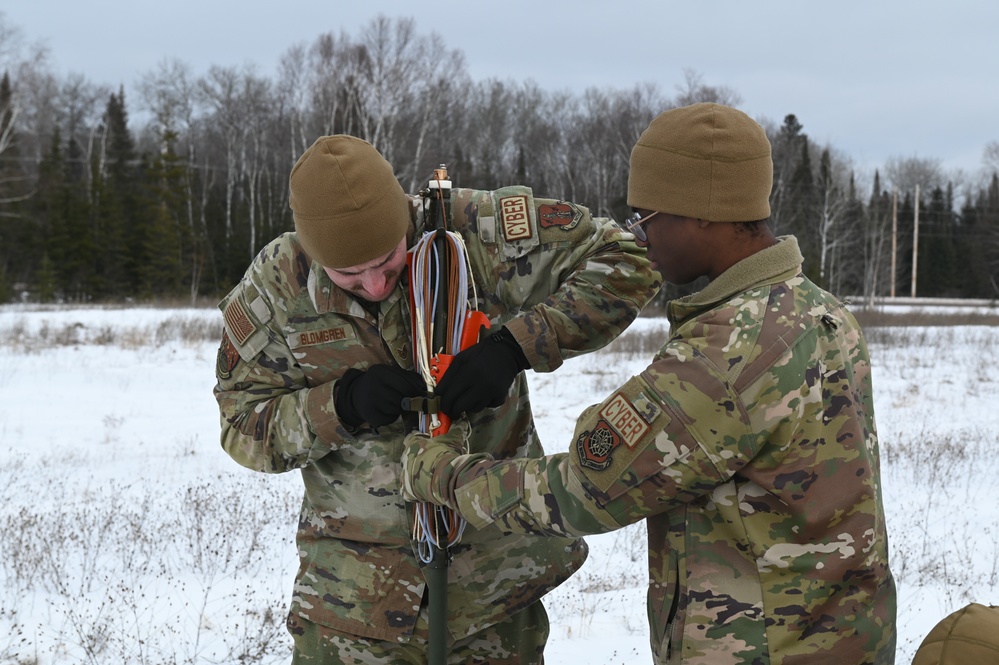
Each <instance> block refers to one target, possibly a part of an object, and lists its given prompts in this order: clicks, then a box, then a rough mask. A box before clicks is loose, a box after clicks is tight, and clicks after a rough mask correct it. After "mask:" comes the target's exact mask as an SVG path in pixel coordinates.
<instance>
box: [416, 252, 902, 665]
mask: <svg viewBox="0 0 999 665" xmlns="http://www.w3.org/2000/svg"><path fill="white" fill-rule="evenodd" d="M801 260H802V259H801V254H800V252H799V250H798V245H797V242H796V241H795V239H794V238H793V237H784V238H782V239H781V241H780V242H779V243H778V244H777V245H775V246H774V247H771V248H768V249H766V250H763V251H761V252H758V253H757V254H755V255H753V256H751V257H749V258H747V259H745V260H743V261H741V262H739V263H737V264H736V265H735V266H733V267H732V268H730V269H729V270H728V271H726V272H725V273H724V274H722V275H721V276H720V277H719V278H717V279H716V280H714V281H713V282H711V283H710V284H709V285H708V286H707V287H706V288H705V289H704V290H703V291H701V292H699V293H696V294H694V295H693V296H689V297H688V298H685V299H681V300H678V301H674V302H672V303H671V304H670V307H669V319H670V323H671V330H670V338H669V340H668V341H667V342H666V345H665V346H664V347H663V348H662V349H661V350H660V351H659V353H658V354H657V355H656V357H655V359H654V360H653V361H652V363H651V364H650V365H649V366H648V368H647V369H645V370H644V371H643V372H642V373H641V374H639V375H638V376H635V377H633V378H631V379H630V380H629V381H628V382H627V383H625V384H624V385H623V386H621V387H620V388H619V389H618V390H616V391H615V392H614V393H613V394H612V395H611V396H610V397H609V398H607V399H606V400H604V402H603V403H601V404H599V405H596V406H593V407H590V408H589V409H588V410H587V411H585V412H584V413H583V415H581V416H580V418H579V420H578V421H577V425H576V431H575V434H574V438H573V443H572V446H571V448H570V451H569V452H568V453H565V454H560V455H553V456H550V457H548V458H545V459H541V460H522V461H521V460H519V461H516V462H513V463H501V462H490V461H488V460H483V458H482V456H458V455H457V454H456V453H454V452H453V451H451V452H449V453H448V454H449V455H450V462H448V463H446V464H438V461H439V460H441V459H447V458H441V457H440V456H439V455H440V451H441V450H442V446H441V445H440V444H441V442H442V441H443V440H446V439H447V437H451V436H453V435H451V434H448V435H445V436H444V437H439V439H435V440H434V441H431V442H426V441H421V442H420V444H419V445H418V446H416V445H414V446H411V447H409V448H408V449H407V453H406V454H407V459H406V460H405V464H406V473H407V481H406V482H407V488H409V487H410V486H411V485H412V486H413V487H418V486H420V483H421V474H422V475H423V476H424V478H422V482H424V486H425V481H426V480H427V478H426V476H427V475H430V476H433V478H434V483H435V485H434V486H435V487H437V489H433V490H428V491H432V492H434V493H435V496H436V498H437V499H438V500H441V497H444V498H443V500H444V501H447V502H449V503H451V504H454V505H455V507H456V508H457V509H458V511H459V512H460V513H461V514H463V515H464V516H465V517H466V518H467V519H468V520H469V521H470V523H471V524H475V525H477V526H479V527H484V526H485V525H486V524H490V523H495V524H497V525H499V526H500V527H501V528H503V529H504V530H507V531H511V532H516V533H539V534H553V535H557V536H572V535H585V534H593V533H601V532H606V531H610V530H613V529H616V528H619V527H621V526H624V525H627V524H632V523H634V522H637V521H639V520H641V519H646V518H647V524H648V532H649V572H650V588H649V595H648V612H649V623H650V628H651V641H652V650H653V653H654V656H655V660H656V662H657V663H684V664H688V665H708V664H711V665H723V664H730V663H731V664H736V663H754V664H761V665H762V664H770V665H778V664H781V665H804V664H809V665H814V664H815V663H835V664H837V665H856V664H860V663H872V664H873V663H878V664H883V663H893V662H894V650H895V585H894V581H893V579H892V575H891V572H890V571H889V568H888V542H887V534H886V529H885V522H884V510H883V508H882V499H881V483H880V472H879V461H878V442H877V434H876V431H875V423H874V407H873V402H872V386H871V367H870V360H869V357H868V353H867V348H866V344H865V342H864V338H863V335H862V333H861V331H860V328H859V326H858V325H857V322H856V320H855V319H854V318H853V316H852V315H851V314H850V313H849V312H848V311H847V310H846V309H845V308H844V306H843V304H842V303H840V302H838V301H837V300H836V299H834V298H833V297H832V296H831V295H830V294H828V293H826V292H825V291H823V290H822V289H820V288H818V287H817V286H816V285H815V284H813V283H811V282H810V281H809V280H808V279H806V278H805V277H804V275H802V274H801ZM474 437H475V433H474V430H473V431H472V440H473V441H474ZM431 451H435V452H436V453H437V454H438V457H437V458H434V456H433V454H432V453H431ZM449 472H450V473H449ZM434 474H436V475H434ZM441 488H443V489H441ZM419 493H420V492H419V491H417V492H416V494H417V495H419Z"/></svg>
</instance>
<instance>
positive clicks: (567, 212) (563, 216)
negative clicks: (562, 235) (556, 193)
mask: <svg viewBox="0 0 999 665" xmlns="http://www.w3.org/2000/svg"><path fill="white" fill-rule="evenodd" d="M582 218H583V213H582V212H580V210H579V208H577V207H576V206H574V205H572V204H571V203H565V202H559V203H554V204H545V205H541V206H538V223H539V224H541V227H542V228H545V229H547V228H551V227H559V228H561V229H562V230H563V231H571V230H572V229H574V228H575V227H576V225H577V224H579V220H581V219H582Z"/></svg>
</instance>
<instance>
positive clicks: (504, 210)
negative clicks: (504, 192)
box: [499, 196, 533, 242]
mask: <svg viewBox="0 0 999 665" xmlns="http://www.w3.org/2000/svg"><path fill="white" fill-rule="evenodd" d="M499 209H500V220H501V221H502V225H503V237H504V238H505V239H506V241H507V242H515V241H517V240H526V239H528V238H530V237H531V236H532V235H533V232H532V231H531V216H530V214H529V212H528V210H527V197H526V196H504V197H503V198H501V199H500V200H499Z"/></svg>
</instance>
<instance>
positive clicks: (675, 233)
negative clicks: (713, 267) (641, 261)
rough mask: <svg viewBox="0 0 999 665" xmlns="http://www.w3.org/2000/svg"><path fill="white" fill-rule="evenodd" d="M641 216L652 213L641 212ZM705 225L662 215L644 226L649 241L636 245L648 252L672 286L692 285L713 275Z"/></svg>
mask: <svg viewBox="0 0 999 665" xmlns="http://www.w3.org/2000/svg"><path fill="white" fill-rule="evenodd" d="M637 212H638V213H639V214H640V215H641V216H643V217H644V216H645V215H649V214H651V213H652V212H653V211H651V210H643V209H639V210H637ZM705 224H710V222H704V221H702V220H699V219H693V218H691V217H680V216H678V215H671V214H669V213H665V212H661V213H659V214H658V215H655V216H653V217H650V218H649V219H648V221H646V222H645V223H644V228H645V234H646V235H647V236H648V240H644V241H641V240H640V241H637V242H638V245H639V246H641V247H646V248H648V256H649V260H650V261H651V262H652V268H653V269H654V270H658V271H659V274H661V275H662V276H663V279H664V280H666V281H667V282H669V283H670V284H689V283H690V282H693V281H694V280H695V279H697V278H698V277H700V276H701V275H706V274H708V273H709V272H710V268H709V266H708V264H709V261H708V260H707V259H708V257H709V255H710V252H711V248H710V246H709V245H707V244H706V243H705V240H706V238H705V237H704V233H703V230H704V228H705V227H704V225H705Z"/></svg>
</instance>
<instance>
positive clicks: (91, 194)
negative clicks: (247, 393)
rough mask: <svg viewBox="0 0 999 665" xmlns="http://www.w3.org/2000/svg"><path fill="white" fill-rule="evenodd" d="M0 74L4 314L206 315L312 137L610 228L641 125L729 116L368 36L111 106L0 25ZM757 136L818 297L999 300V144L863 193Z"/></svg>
mask: <svg viewBox="0 0 999 665" xmlns="http://www.w3.org/2000/svg"><path fill="white" fill-rule="evenodd" d="M0 69H2V71H3V75H2V78H0V302H8V301H12V300H15V301H21V300H30V301H37V302H51V301H60V302H95V301H122V300H126V299H132V300H151V299H166V298H170V299H177V298H181V299H190V300H191V301H192V302H194V301H197V300H199V299H201V298H216V297H218V296H219V295H220V294H223V293H225V292H226V291H228V289H229V288H231V287H232V285H234V284H235V283H236V282H237V281H238V280H239V279H240V277H241V276H242V274H243V271H244V270H245V267H246V265H247V264H248V262H249V261H250V260H251V259H252V257H253V256H254V255H255V254H256V253H257V252H258V251H259V250H260V248H261V247H262V246H263V245H264V244H265V243H266V242H268V241H269V240H270V239H271V238H273V237H275V236H276V235H278V234H280V233H282V232H284V231H287V230H291V229H292V228H293V223H292V218H291V211H290V209H289V208H288V186H287V183H288V174H289V172H290V170H291V167H292V165H293V164H294V162H295V160H296V159H297V157H298V156H299V155H300V154H301V153H302V152H303V151H304V150H305V149H306V148H307V147H308V146H309V145H311V143H312V142H313V141H314V140H315V139H316V138H317V137H319V136H323V135H327V134H335V133H347V134H352V135H355V136H359V137H361V138H364V139H366V140H368V141H370V142H371V143H372V144H373V145H375V146H376V147H377V148H378V149H379V150H380V151H381V152H382V153H383V154H384V155H385V157H386V158H387V159H388V160H389V161H390V162H391V163H392V164H393V165H394V167H395V169H396V174H397V176H398V177H399V180H400V182H401V183H402V185H403V187H404V188H405V189H407V191H410V192H414V193H415V192H416V191H417V190H418V189H419V188H420V187H421V186H422V184H423V183H424V181H425V180H426V178H427V177H428V176H429V175H430V174H431V173H432V170H433V168H434V167H436V166H438V165H439V164H441V163H444V164H446V165H447V167H448V171H449V173H450V175H451V176H452V178H453V180H454V181H455V184H456V186H461V187H473V188H483V189H491V188H496V187H500V186H505V185H510V184H525V185H529V186H531V187H532V188H533V189H534V191H535V193H536V194H537V195H539V196H546V197H552V198H560V199H565V200H571V201H575V202H578V203H581V204H584V205H587V206H588V207H590V209H591V210H592V211H593V212H594V213H595V214H598V215H606V216H612V217H617V218H620V217H622V216H624V215H626V214H627V212H628V210H627V205H626V201H625V196H626V192H627V177H628V158H629V155H630V152H631V148H632V146H633V145H634V143H635V141H636V140H637V139H638V136H639V134H640V133H641V132H642V130H644V129H645V127H646V126H647V125H648V123H649V122H650V121H651V120H652V119H653V118H654V117H655V116H656V115H657V114H659V113H660V112H662V111H663V110H665V109H667V108H670V107H673V106H680V105H685V104H690V103H694V102H700V101H713V102H719V103H723V104H729V105H732V106H736V107H738V106H739V103H740V102H741V99H740V97H739V95H738V93H737V92H735V91H734V90H732V89H730V88H728V87H726V86H711V85H707V84H706V83H705V82H704V81H703V78H702V77H701V76H700V75H699V74H698V73H696V72H693V71H686V72H685V77H684V82H683V83H682V84H680V85H678V86H676V94H674V95H672V96H670V95H666V94H665V93H663V92H662V91H661V90H660V89H659V87H658V86H657V85H656V84H654V83H642V84H636V85H634V86H632V87H630V88H627V89H620V90H617V89H596V88H592V89H588V90H586V91H585V92H583V93H582V94H577V93H572V92H569V91H552V90H548V89H544V88H541V87H539V86H538V85H537V84H535V83H534V82H531V81H527V82H514V81H505V80H499V79H488V80H485V81H474V80H472V79H471V78H470V76H469V74H468V72H467V69H466V65H465V60H464V56H463V54H462V53H461V52H460V51H458V50H454V49H449V48H448V47H447V46H446V45H445V43H444V41H443V40H442V38H441V37H440V36H439V35H437V34H435V33H431V34H420V33H419V32H418V31H417V30H416V26H415V22H414V21H413V20H412V19H406V18H400V19H390V18H386V17H384V16H379V17H377V18H376V19H374V20H372V21H371V22H370V23H369V24H368V25H367V26H366V27H365V28H364V29H362V30H361V31H360V34H357V35H350V34H346V33H344V32H341V33H339V34H334V33H333V32H328V33H324V34H321V35H319V36H318V37H317V38H316V39H315V40H313V41H312V42H311V43H302V44H299V45H295V46H292V47H290V48H289V49H287V51H286V52H285V53H284V54H283V55H282V57H281V59H280V62H279V65H278V69H277V75H276V77H274V78H273V79H271V78H267V77H266V76H262V75H260V74H259V73H258V71H257V70H256V68H255V67H253V66H249V65H248V66H244V67H238V68H237V67H221V66H211V67H209V69H208V70H207V73H205V74H204V75H200V76H195V75H194V74H193V73H192V70H191V68H190V66H189V65H187V64H186V63H184V62H182V61H180V60H164V61H162V62H161V63H160V65H159V66H158V67H157V68H156V69H155V70H154V71H150V72H146V73H143V74H141V76H140V78H139V83H138V85H137V86H136V94H135V96H134V98H133V97H132V96H130V97H129V98H126V96H125V91H124V89H123V88H119V89H118V90H113V89H108V88H107V87H105V86H102V85H98V84H95V83H92V82H90V81H88V80H87V79H86V78H85V77H83V76H82V75H78V74H77V75H70V76H67V77H60V76H57V75H55V74H54V73H53V72H52V70H51V68H50V67H49V65H48V62H47V58H46V54H45V52H44V50H40V49H37V48H36V49H34V50H32V49H27V48H25V47H24V46H23V39H22V37H21V35H20V33H19V31H18V30H17V29H16V28H14V27H11V26H9V25H7V24H6V23H5V22H4V21H3V17H2V15H0ZM130 95H131V93H130ZM133 115H137V116H138V117H141V118H143V120H142V122H141V123H135V122H132V121H131V120H130V116H133ZM760 121H761V123H762V124H763V125H764V127H765V129H766V130H767V133H768V135H769V137H770V139H771V142H772V145H773V156H774V188H773V193H772V197H771V202H772V216H771V225H772V226H773V228H774V229H775V231H776V232H777V233H778V234H787V233H790V234H794V235H796V236H797V237H798V239H799V243H800V244H801V247H802V251H803V253H804V255H805V258H806V269H807V271H808V273H809V276H810V277H811V278H813V279H814V280H815V281H816V282H818V283H819V284H821V285H822V286H825V287H827V288H829V289H830V290H832V291H833V292H834V293H837V294H841V295H863V296H865V297H873V296H887V295H890V294H891V293H896V294H897V295H909V285H910V284H911V283H912V281H913V280H912V268H913V263H914V260H915V259H914V257H918V260H915V264H916V277H917V280H916V281H917V283H918V292H917V294H918V295H920V296H948V297H966V298H972V297H973V298H997V297H999V286H997V284H996V277H995V275H996V274H997V273H999V176H997V173H996V171H997V168H996V167H999V143H993V144H990V145H989V146H986V148H985V157H986V160H985V161H986V163H987V164H988V165H989V168H986V169H983V173H982V175H981V177H980V178H978V179H977V180H970V179H969V178H968V177H967V176H965V175H963V174H957V175H954V174H951V175H948V174H945V173H944V172H943V170H942V168H941V167H940V162H939V161H938V160H933V159H917V158H911V159H903V158H896V159H893V160H891V161H889V163H887V164H885V165H884V167H883V168H880V169H878V170H877V171H875V172H874V173H873V174H862V173H857V172H856V171H855V170H854V168H853V167H852V165H851V160H850V159H849V156H847V155H844V154H842V153H841V152H840V151H838V150H836V149H835V148H834V147H833V146H830V145H825V146H822V145H818V144H817V143H815V142H814V141H812V140H811V139H810V138H809V136H808V134H807V133H806V132H805V131H804V125H803V123H802V120H801V119H799V118H798V117H796V116H795V115H794V114H793V113H788V114H787V115H786V116H785V117H784V118H783V121H782V122H781V123H775V122H773V121H771V120H769V119H760ZM917 192H918V194H917ZM917 196H918V198H917ZM917 215H918V240H917V241H916V242H917V244H916V248H917V250H918V251H916V252H913V238H914V235H915V234H914V231H915V230H917V228H916V224H915V222H916V219H917ZM893 229H894V231H893ZM698 286H699V285H694V286H693V287H686V288H682V287H668V288H666V289H664V292H663V296H662V297H664V298H669V297H675V296H676V295H680V294H682V293H686V292H688V291H689V290H690V289H691V288H697V287H698Z"/></svg>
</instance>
